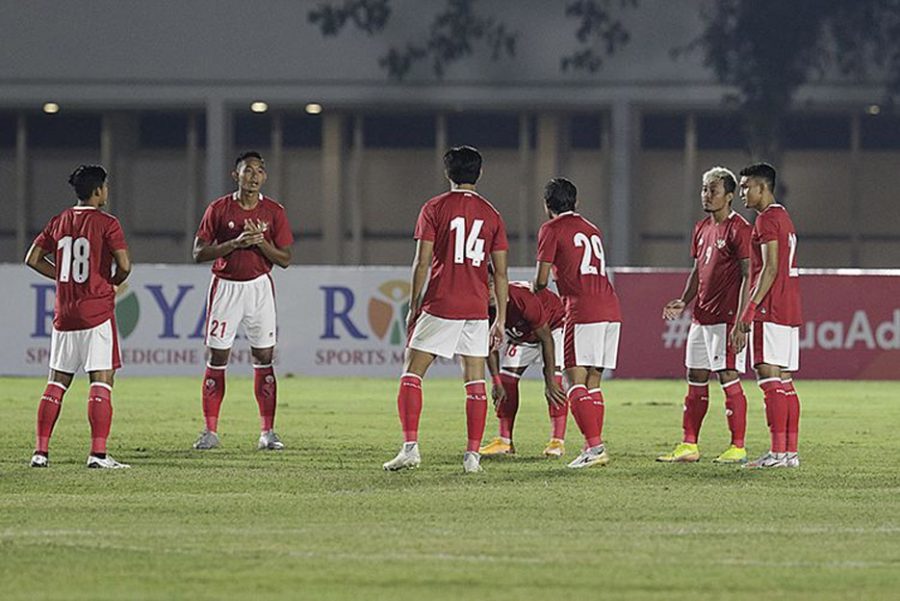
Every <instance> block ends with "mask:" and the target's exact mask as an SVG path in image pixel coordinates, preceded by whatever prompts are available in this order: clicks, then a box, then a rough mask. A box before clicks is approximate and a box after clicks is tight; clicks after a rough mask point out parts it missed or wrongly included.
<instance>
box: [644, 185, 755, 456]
mask: <svg viewBox="0 0 900 601" xmlns="http://www.w3.org/2000/svg"><path fill="white" fill-rule="evenodd" d="M736 189H737V180H736V179H735V177H734V174H733V173H732V172H731V171H729V170H728V169H725V168H724V167H713V168H712V169H710V170H709V171H707V172H706V173H704V174H703V185H702V188H701V189H700V201H701V203H702V204H703V210H704V211H705V212H706V213H708V216H707V217H706V218H705V219H701V220H700V221H698V222H697V225H695V226H694V233H693V236H692V237H691V256H692V257H693V258H694V267H693V268H692V269H691V273H690V275H689V276H688V279H687V283H686V284H685V286H684V292H682V294H681V297H680V298H677V299H675V300H672V301H669V302H668V303H667V304H666V306H665V307H663V311H662V315H663V318H664V319H678V318H679V317H680V316H681V314H682V312H684V309H685V307H687V305H689V304H690V303H691V302H692V301H694V299H695V298H696V303H695V305H694V311H693V319H692V320H691V329H690V331H689V332H688V338H687V347H686V349H685V361H684V364H685V367H687V369H688V371H687V381H688V393H687V396H686V397H685V398H684V413H683V417H682V429H683V431H684V438H682V442H681V443H680V444H679V445H677V446H676V447H675V450H673V451H672V452H671V453H667V454H665V455H662V456H660V457H658V458H657V461H663V462H667V463H672V462H693V461H699V460H700V449H699V447H698V446H697V438H698V437H699V435H700V426H701V424H702V423H703V418H704V417H705V416H706V410H707V409H708V407H709V375H710V372H715V373H716V374H717V375H718V376H719V384H721V386H722V391H723V392H724V393H725V415H726V417H727V419H728V428H729V429H730V430H731V446H730V447H729V448H728V449H727V450H726V451H725V452H724V453H722V454H720V455H719V456H718V457H716V459H715V460H714V461H715V462H716V463H746V461H747V451H746V449H745V448H744V435H745V433H746V431H747V397H745V396H744V389H743V388H742V387H741V379H740V375H739V374H740V372H743V371H744V365H745V363H746V361H745V357H744V352H743V351H742V352H740V353H735V352H734V349H733V348H732V346H731V345H730V344H729V343H728V334H729V332H730V330H731V327H732V326H733V325H734V323H735V321H737V316H738V315H740V312H741V309H743V303H745V302H746V299H747V292H748V288H749V282H750V280H749V277H748V274H749V272H750V230H751V227H750V224H749V223H747V220H746V219H744V218H743V217H741V216H740V215H738V214H737V213H735V212H734V211H733V210H732V209H731V201H732V200H733V199H734V194H735V191H736Z"/></svg>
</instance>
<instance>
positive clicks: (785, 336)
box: [749, 321, 800, 371]
mask: <svg viewBox="0 0 900 601" xmlns="http://www.w3.org/2000/svg"><path fill="white" fill-rule="evenodd" d="M760 326H762V327H760ZM749 346H750V349H751V353H752V354H751V357H752V359H753V366H754V367H756V366H757V365H759V364H760V363H768V364H769V365H777V366H778V367H780V368H782V369H784V370H786V371H797V370H798V369H800V328H798V327H795V326H783V325H781V324H777V323H771V322H768V321H754V322H753V325H752V326H751V328H750V345H749Z"/></svg>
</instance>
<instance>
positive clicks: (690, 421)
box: [681, 380, 709, 444]
mask: <svg viewBox="0 0 900 601" xmlns="http://www.w3.org/2000/svg"><path fill="white" fill-rule="evenodd" d="M708 409H709V383H707V382H703V383H702V384H700V383H697V382H691V381H690V380H689V381H688V393H687V396H686V397H684V416H683V417H682V419H681V427H682V429H683V430H684V442H687V443H691V444H697V437H698V436H699V435H700V426H701V425H703V418H704V417H706V411H707V410H708Z"/></svg>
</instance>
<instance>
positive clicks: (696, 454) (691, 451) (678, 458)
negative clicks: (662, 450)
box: [656, 442, 700, 463]
mask: <svg viewBox="0 0 900 601" xmlns="http://www.w3.org/2000/svg"><path fill="white" fill-rule="evenodd" d="M656 460H657V461H661V462H662V463H694V462H696V461H700V448H699V447H698V446H697V445H696V444H692V443H689V442H681V443H678V446H676V447H675V450H674V451H672V452H671V453H666V454H665V455H660V456H659V457H657V458H656Z"/></svg>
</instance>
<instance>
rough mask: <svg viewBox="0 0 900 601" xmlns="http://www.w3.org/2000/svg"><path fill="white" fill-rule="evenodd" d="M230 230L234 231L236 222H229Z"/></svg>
mask: <svg viewBox="0 0 900 601" xmlns="http://www.w3.org/2000/svg"><path fill="white" fill-rule="evenodd" d="M228 229H230V230H233V229H234V221H229V222H228Z"/></svg>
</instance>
